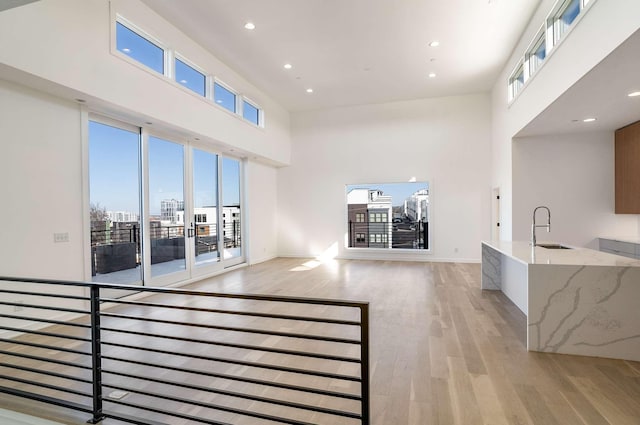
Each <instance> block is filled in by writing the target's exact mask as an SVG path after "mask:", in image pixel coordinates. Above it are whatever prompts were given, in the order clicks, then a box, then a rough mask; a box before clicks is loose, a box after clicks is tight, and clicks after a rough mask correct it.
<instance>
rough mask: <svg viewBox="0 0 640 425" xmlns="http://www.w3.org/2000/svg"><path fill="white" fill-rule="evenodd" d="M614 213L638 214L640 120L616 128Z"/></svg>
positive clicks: (639, 191) (639, 203)
mask: <svg viewBox="0 0 640 425" xmlns="http://www.w3.org/2000/svg"><path fill="white" fill-rule="evenodd" d="M615 167H616V171H615V180H616V214H640V121H638V122H636V123H633V124H630V125H628V126H626V127H622V128H619V129H618V130H616V141H615Z"/></svg>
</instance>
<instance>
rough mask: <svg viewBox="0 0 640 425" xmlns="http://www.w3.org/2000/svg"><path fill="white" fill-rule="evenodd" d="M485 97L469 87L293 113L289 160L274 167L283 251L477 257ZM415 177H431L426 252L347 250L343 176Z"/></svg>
mask: <svg viewBox="0 0 640 425" xmlns="http://www.w3.org/2000/svg"><path fill="white" fill-rule="evenodd" d="M489 100H490V99H489V96H488V95H470V96H458V97H446V98H437V99H423V100H415V101H406V102H394V103H387V104H380V105H366V106H356V107H347V108H337V109H330V110H325V111H316V112H303V113H297V114H294V115H292V140H293V143H292V163H291V165H290V166H288V167H285V168H281V169H279V170H278V215H279V220H278V229H279V230H278V236H279V239H278V249H279V252H280V254H281V255H285V256H319V255H323V254H330V255H339V256H341V257H345V258H372V257H376V258H384V259H417V260H461V261H463V260H470V261H477V260H479V258H480V240H481V239H483V238H487V237H488V236H489V216H490V215H489V208H490V197H491V187H490V160H491V154H490V125H491V123H490V102H489ZM412 177H415V178H416V179H417V180H418V181H428V182H429V184H430V189H431V191H430V195H431V196H430V201H431V206H432V210H431V245H432V251H431V253H429V254H425V253H424V252H419V251H416V252H413V253H410V254H400V253H398V252H397V251H395V252H388V251H383V252H375V251H374V250H370V249H369V250H366V249H365V250H364V251H363V250H346V249H345V248H344V245H345V237H346V232H347V226H346V216H347V212H346V194H345V185H347V184H358V183H384V182H403V181H409V179H411V178H412ZM456 249H457V252H456Z"/></svg>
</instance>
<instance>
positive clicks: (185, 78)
mask: <svg viewBox="0 0 640 425" xmlns="http://www.w3.org/2000/svg"><path fill="white" fill-rule="evenodd" d="M206 80H207V78H206V77H205V76H204V74H203V73H201V72H198V71H196V70H195V68H193V67H191V66H189V65H187V64H186V63H184V62H183V61H181V60H180V59H176V81H177V82H178V83H180V84H181V85H183V86H185V87H186V88H188V89H189V90H191V91H193V92H194V93H197V94H199V95H200V96H203V97H204V96H205V90H206Z"/></svg>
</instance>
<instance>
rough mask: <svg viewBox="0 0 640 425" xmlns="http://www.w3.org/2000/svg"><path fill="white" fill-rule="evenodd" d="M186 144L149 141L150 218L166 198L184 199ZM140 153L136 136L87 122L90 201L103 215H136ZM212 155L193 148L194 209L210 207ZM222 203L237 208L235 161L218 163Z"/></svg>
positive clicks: (213, 174) (214, 191) (213, 181)
mask: <svg viewBox="0 0 640 425" xmlns="http://www.w3.org/2000/svg"><path fill="white" fill-rule="evenodd" d="M185 147H186V146H185V145H182V144H178V143H173V142H170V141H167V140H164V139H160V138H157V137H153V136H152V137H149V149H148V150H149V214H150V215H153V216H156V215H160V203H161V201H162V200H165V199H176V200H181V201H182V200H184V199H185V197H184V191H185V184H184V155H185ZM139 156H140V149H139V135H138V133H136V132H132V131H128V130H124V129H121V128H117V127H112V126H108V125H105V124H102V123H98V122H95V121H90V122H89V180H90V202H91V204H92V205H96V204H99V205H100V207H101V208H104V209H106V210H107V211H129V212H134V213H138V212H139V211H140V206H139V205H140V172H139V167H140V165H139V164H140V158H139ZM216 160H217V155H216V154H214V153H210V152H207V151H203V150H200V149H195V148H194V149H193V169H194V176H193V185H194V192H195V193H194V198H195V199H194V207H196V208H198V207H203V206H215V205H216V198H217V161H216ZM222 183H223V184H222V192H223V204H224V205H239V202H240V162H239V161H238V160H235V159H232V158H224V157H223V159H222Z"/></svg>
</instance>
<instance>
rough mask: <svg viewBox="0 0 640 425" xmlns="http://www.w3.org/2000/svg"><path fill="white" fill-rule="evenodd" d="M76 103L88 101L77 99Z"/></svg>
mask: <svg viewBox="0 0 640 425" xmlns="http://www.w3.org/2000/svg"><path fill="white" fill-rule="evenodd" d="M76 102H78V103H86V102H87V101H86V100H84V99H76Z"/></svg>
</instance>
